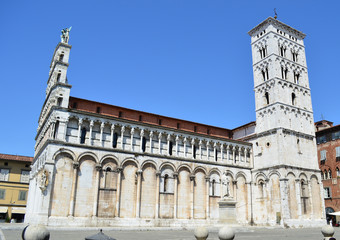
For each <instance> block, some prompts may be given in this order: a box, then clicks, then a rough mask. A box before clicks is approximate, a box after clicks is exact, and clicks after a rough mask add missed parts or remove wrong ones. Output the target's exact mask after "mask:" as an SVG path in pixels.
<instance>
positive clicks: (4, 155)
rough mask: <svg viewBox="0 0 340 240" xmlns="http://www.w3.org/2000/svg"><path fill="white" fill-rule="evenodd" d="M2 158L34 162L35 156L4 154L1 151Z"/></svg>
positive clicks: (0, 157)
mask: <svg viewBox="0 0 340 240" xmlns="http://www.w3.org/2000/svg"><path fill="white" fill-rule="evenodd" d="M0 159H1V160H9V161H21V162H32V161H33V157H27V156H19V155H10V154H3V153H0Z"/></svg>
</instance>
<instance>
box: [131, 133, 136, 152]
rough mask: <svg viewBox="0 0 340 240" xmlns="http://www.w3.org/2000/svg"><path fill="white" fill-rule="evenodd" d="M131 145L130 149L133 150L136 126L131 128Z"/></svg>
mask: <svg viewBox="0 0 340 240" xmlns="http://www.w3.org/2000/svg"><path fill="white" fill-rule="evenodd" d="M130 134H131V147H130V150H131V151H132V152H133V135H134V134H135V128H131V132H130Z"/></svg>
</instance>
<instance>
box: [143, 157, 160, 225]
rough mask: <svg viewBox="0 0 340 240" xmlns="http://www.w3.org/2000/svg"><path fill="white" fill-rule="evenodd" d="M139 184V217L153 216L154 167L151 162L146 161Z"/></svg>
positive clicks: (155, 185)
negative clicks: (140, 183)
mask: <svg viewBox="0 0 340 240" xmlns="http://www.w3.org/2000/svg"><path fill="white" fill-rule="evenodd" d="M142 171H143V173H142V185H141V188H142V190H141V209H140V210H141V213H140V217H141V218H155V206H156V194H157V192H158V191H156V187H157V184H156V181H157V179H156V168H155V166H154V165H153V164H151V163H147V164H145V165H144V167H143V169H142Z"/></svg>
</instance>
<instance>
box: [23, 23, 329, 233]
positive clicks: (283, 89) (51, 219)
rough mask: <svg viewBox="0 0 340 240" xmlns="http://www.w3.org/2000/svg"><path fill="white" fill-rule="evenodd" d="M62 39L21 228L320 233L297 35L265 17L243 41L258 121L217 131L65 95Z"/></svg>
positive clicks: (309, 113) (318, 189) (66, 48)
mask: <svg viewBox="0 0 340 240" xmlns="http://www.w3.org/2000/svg"><path fill="white" fill-rule="evenodd" d="M68 32H69V31H68V30H67V29H65V30H63V35H62V41H61V42H60V43H59V44H58V45H57V47H56V49H55V51H54V54H53V57H52V61H51V66H50V73H49V79H48V81H47V89H46V99H45V102H44V104H43V107H42V110H41V114H40V117H39V121H38V130H37V131H38V132H37V135H36V145H35V155H34V161H33V166H32V172H31V176H30V192H29V198H28V207H27V215H26V218H25V221H26V222H28V223H41V224H48V225H68V226H70V225H73V226H182V227H184V226H197V225H207V224H218V223H238V224H256V225H282V226H315V225H322V224H324V222H325V213H324V202H323V198H322V196H321V195H322V194H321V193H322V192H323V187H322V182H321V175H320V170H319V167H318V161H317V155H316V142H315V131H314V121H313V110H312V104H311V94H310V88H309V81H308V73H307V65H306V58H305V48H304V42H303V39H304V37H305V34H303V33H302V32H300V31H298V30H296V29H294V28H292V27H290V26H288V25H286V24H284V23H282V22H280V21H278V20H277V19H274V18H271V17H269V18H268V19H266V20H265V21H263V22H262V23H260V24H259V25H257V26H256V27H255V28H253V29H252V30H251V31H250V32H249V35H250V37H251V47H252V55H253V71H254V90H255V103H256V109H255V110H256V122H251V123H249V124H246V125H243V126H241V127H238V128H236V129H225V128H220V127H215V126H209V125H206V124H201V123H197V122H191V121H186V120H180V119H175V118H171V117H166V116H160V115H157V114H152V113H146V112H141V111H137V110H132V109H127V108H123V107H119V106H114V105H109V104H105V103H99V102H95V101H91V100H87V99H80V98H75V97H72V96H70V91H71V85H70V84H69V82H68V80H67V70H68V67H69V56H70V51H71V45H69V44H68V40H69V36H68ZM249 84H252V83H251V81H249Z"/></svg>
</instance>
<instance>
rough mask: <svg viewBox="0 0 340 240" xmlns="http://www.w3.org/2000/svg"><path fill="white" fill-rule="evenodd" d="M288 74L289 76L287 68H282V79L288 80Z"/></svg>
mask: <svg viewBox="0 0 340 240" xmlns="http://www.w3.org/2000/svg"><path fill="white" fill-rule="evenodd" d="M287 74H288V69H287V68H284V67H281V76H282V79H285V80H286V79H287Z"/></svg>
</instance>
